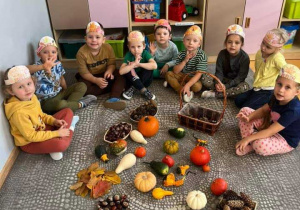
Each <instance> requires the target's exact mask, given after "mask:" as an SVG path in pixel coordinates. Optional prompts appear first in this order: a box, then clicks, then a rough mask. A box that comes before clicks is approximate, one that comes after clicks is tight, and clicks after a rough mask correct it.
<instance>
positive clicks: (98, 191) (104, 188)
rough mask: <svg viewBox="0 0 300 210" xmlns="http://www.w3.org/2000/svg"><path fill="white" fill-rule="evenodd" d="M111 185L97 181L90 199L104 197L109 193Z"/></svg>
mask: <svg viewBox="0 0 300 210" xmlns="http://www.w3.org/2000/svg"><path fill="white" fill-rule="evenodd" d="M111 185H112V184H111V183H110V182H107V181H99V182H98V183H97V185H95V186H94V187H93V190H92V192H91V193H92V197H93V198H99V197H100V196H102V195H105V194H107V193H108V192H109V190H110V188H111Z"/></svg>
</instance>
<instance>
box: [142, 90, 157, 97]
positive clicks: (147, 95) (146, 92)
mask: <svg viewBox="0 0 300 210" xmlns="http://www.w3.org/2000/svg"><path fill="white" fill-rule="evenodd" d="M144 95H145V97H146V98H147V99H148V100H154V99H155V95H154V94H152V93H151V92H150V90H148V89H147V90H146V91H145V92H144Z"/></svg>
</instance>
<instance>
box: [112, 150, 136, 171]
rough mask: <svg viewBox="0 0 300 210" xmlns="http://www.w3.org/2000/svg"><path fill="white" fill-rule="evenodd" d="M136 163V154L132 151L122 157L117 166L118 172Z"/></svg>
mask: <svg viewBox="0 0 300 210" xmlns="http://www.w3.org/2000/svg"><path fill="white" fill-rule="evenodd" d="M135 163H136V157H135V155H134V154H132V153H128V154H127V155H125V156H124V157H123V158H122V159H121V161H120V163H119V165H118V167H117V168H116V173H117V174H119V173H121V172H122V171H124V170H126V169H129V168H131V167H132V166H134V165H135Z"/></svg>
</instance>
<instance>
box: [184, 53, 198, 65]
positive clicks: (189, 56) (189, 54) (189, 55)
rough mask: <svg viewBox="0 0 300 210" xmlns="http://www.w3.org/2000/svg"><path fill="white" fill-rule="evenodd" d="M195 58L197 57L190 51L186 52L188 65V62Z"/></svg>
mask: <svg viewBox="0 0 300 210" xmlns="http://www.w3.org/2000/svg"><path fill="white" fill-rule="evenodd" d="M194 56H195V54H194V53H190V52H189V51H186V56H185V59H184V61H185V62H186V63H187V62H189V60H190V59H191V58H193V57H194Z"/></svg>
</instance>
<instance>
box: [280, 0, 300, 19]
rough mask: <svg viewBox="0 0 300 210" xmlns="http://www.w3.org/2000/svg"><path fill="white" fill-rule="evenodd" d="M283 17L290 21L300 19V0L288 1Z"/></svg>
mask: <svg viewBox="0 0 300 210" xmlns="http://www.w3.org/2000/svg"><path fill="white" fill-rule="evenodd" d="M283 16H284V17H287V18H289V19H297V18H300V0H286V2H285V6H284V12H283Z"/></svg>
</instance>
